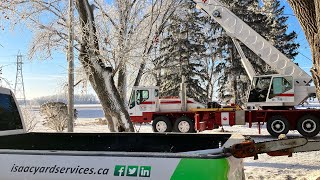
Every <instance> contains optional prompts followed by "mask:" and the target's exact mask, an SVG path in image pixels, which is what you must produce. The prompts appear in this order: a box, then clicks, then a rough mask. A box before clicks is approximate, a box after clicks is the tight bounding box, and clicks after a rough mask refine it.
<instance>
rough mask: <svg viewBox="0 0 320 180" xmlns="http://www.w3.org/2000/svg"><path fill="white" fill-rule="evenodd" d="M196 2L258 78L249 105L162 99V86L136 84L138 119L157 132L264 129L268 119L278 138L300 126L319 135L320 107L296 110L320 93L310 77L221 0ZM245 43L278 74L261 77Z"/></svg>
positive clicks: (132, 108)
mask: <svg viewBox="0 0 320 180" xmlns="http://www.w3.org/2000/svg"><path fill="white" fill-rule="evenodd" d="M193 1H194V2H195V3H196V4H197V7H199V8H200V9H202V11H204V12H205V13H206V14H208V15H209V16H211V17H212V18H213V19H214V20H215V21H216V22H218V23H219V24H220V25H221V27H222V28H223V29H224V30H225V31H226V32H227V34H228V35H229V36H230V37H231V38H232V40H233V42H234V44H235V46H236V48H237V50H238V53H239V54H240V57H241V61H242V65H243V66H244V68H245V69H246V71H247V73H248V76H249V78H250V79H251V80H252V83H251V88H250V92H249V95H248V101H247V108H246V109H241V108H240V107H239V106H228V107H220V106H215V105H214V104H208V105H209V106H207V107H206V106H205V105H203V104H200V103H198V102H196V101H194V100H193V99H187V98H184V97H181V98H178V97H176V98H159V88H158V87H133V91H132V94H131V98H130V102H129V108H128V109H129V113H130V117H131V120H132V122H135V123H144V122H152V126H153V130H154V131H155V132H171V131H175V132H194V131H203V130H211V129H214V128H216V127H219V126H223V125H224V126H226V125H230V126H233V125H244V124H246V123H249V127H251V126H252V123H258V125H259V132H260V125H261V124H263V123H266V126H267V130H268V132H269V133H270V134H271V135H272V136H275V137H276V136H278V135H279V134H287V133H288V132H289V130H298V131H299V133H300V134H301V135H303V136H306V137H312V136H316V135H317V134H318V133H319V131H320V121H319V118H320V110H316V109H296V108H295V106H297V105H299V104H301V103H303V102H304V101H305V100H306V99H307V98H308V97H311V96H314V95H315V87H314V86H310V83H311V81H312V78H311V77H310V75H308V74H307V73H306V72H305V71H303V70H302V69H301V68H300V67H299V66H298V65H296V64H295V63H293V62H292V61H291V60H290V59H288V58H287V57H286V56H285V55H284V54H282V53H281V52H280V51H279V50H277V49H276V48H275V47H274V46H272V45H271V44H270V43H269V42H268V41H267V40H265V39H264V38H263V37H262V36H260V35H259V34H258V33H257V32H256V31H254V30H253V29H252V28H251V27H250V26H248V25H247V24H246V23H245V22H243V21H242V20H241V19H239V18H238V17H237V16H236V15H235V14H234V13H232V12H231V11H230V10H229V9H228V8H227V6H225V5H224V4H222V3H220V2H219V1H218V0H193ZM239 41H240V42H242V43H243V44H244V45H246V46H247V47H248V48H250V49H251V50H252V51H253V52H254V53H255V54H257V55H258V56H259V57H260V58H261V59H262V60H263V61H264V62H266V64H268V65H269V66H270V67H271V68H272V69H274V70H276V71H277V72H278V74H271V75H262V76H257V75H256V74H255V71H254V69H253V67H252V65H251V63H250V61H249V60H248V59H247V58H246V57H245V54H244V53H243V51H242V49H241V46H240V44H239ZM182 87H183V85H182ZM183 88H185V87H183ZM212 105H213V106H212Z"/></svg>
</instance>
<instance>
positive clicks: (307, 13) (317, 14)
mask: <svg viewBox="0 0 320 180" xmlns="http://www.w3.org/2000/svg"><path fill="white" fill-rule="evenodd" d="M288 3H289V4H290V6H291V7H292V9H293V11H294V13H295V14H296V17H297V18H298V20H299V22H300V24H301V27H302V29H303V31H304V33H305V36H306V38H307V40H308V43H309V46H310V49H311V55H312V63H313V66H312V68H311V74H312V77H313V81H314V84H315V86H316V94H317V97H318V98H320V1H319V0H303V1H302V0H288Z"/></svg>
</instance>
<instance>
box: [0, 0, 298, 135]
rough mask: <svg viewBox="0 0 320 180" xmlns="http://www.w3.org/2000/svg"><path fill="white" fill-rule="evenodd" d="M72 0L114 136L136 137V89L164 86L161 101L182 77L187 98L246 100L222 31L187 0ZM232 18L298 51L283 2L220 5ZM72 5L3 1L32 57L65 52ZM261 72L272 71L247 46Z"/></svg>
mask: <svg viewBox="0 0 320 180" xmlns="http://www.w3.org/2000/svg"><path fill="white" fill-rule="evenodd" d="M90 2H92V4H89V1H88V0H75V3H76V16H77V21H76V22H75V31H76V32H75V34H76V37H75V47H74V48H75V49H76V53H77V54H78V60H79V62H80V64H81V67H82V69H83V71H84V72H85V73H84V74H85V76H86V78H87V80H88V81H89V82H90V83H91V86H92V87H93V89H94V90H95V92H96V93H97V96H98V98H99V100H100V102H101V104H102V106H103V110H104V112H105V115H106V119H107V120H108V125H109V129H110V131H133V126H132V124H131V122H130V119H129V115H128V113H127V111H126V108H125V103H124V102H125V100H126V95H127V93H128V92H127V89H129V87H130V86H132V85H139V84H143V85H147V84H148V83H150V84H152V85H159V86H160V88H161V91H162V95H170V96H175V95H178V94H177V92H178V88H179V86H178V85H179V83H180V81H181V76H182V75H184V76H185V77H186V79H187V83H188V94H187V95H188V96H190V97H193V98H195V99H197V100H198V101H201V102H206V101H208V100H212V99H213V96H214V95H215V94H214V93H215V92H217V93H218V96H219V98H220V99H222V100H226V99H230V97H233V98H234V100H235V101H236V102H237V103H241V102H243V101H244V100H243V94H244V92H246V89H247V87H248V84H249V80H248V78H246V79H243V78H242V79H241V80H239V76H240V75H246V73H245V71H244V69H243V68H242V66H241V63H240V57H239V55H238V54H237V52H236V49H235V47H234V45H233V43H232V41H231V39H230V38H229V37H228V36H227V34H226V33H225V32H224V30H223V29H222V28H221V27H220V26H219V25H218V24H217V23H215V22H214V21H213V20H212V19H210V18H208V17H207V16H205V15H204V13H202V12H200V11H199V10H197V9H196V8H195V7H194V4H193V3H192V2H189V1H184V0H175V1H170V0H148V1H145V0H113V1H111V2H110V1H105V0H93V1H90ZM223 2H224V3H225V4H226V5H227V6H228V7H229V8H230V9H231V10H232V11H233V12H235V13H236V14H237V15H238V16H239V17H240V18H242V19H243V20H244V21H245V22H247V23H248V24H249V25H250V26H252V27H253V29H255V30H256V31H257V32H259V33H260V34H261V35H262V36H264V37H265V38H267V39H269V40H270V41H271V42H272V43H273V44H274V45H275V46H276V47H278V48H279V49H280V50H281V51H282V52H283V53H285V54H286V55H288V57H290V58H293V57H294V56H295V55H296V54H297V53H296V49H297V47H298V44H296V43H294V39H295V38H296V34H295V33H294V32H291V33H287V32H286V30H287V25H286V20H287V17H286V16H284V15H283V10H284V7H282V6H280V3H279V0H268V1H267V0H265V1H264V0H263V3H262V4H263V6H261V5H260V4H259V1H258V0H241V1H236V2H234V1H232V0H224V1H223ZM67 6H68V4H67V3H66V1H62V0H46V1H44V0H33V1H24V0H15V1H9V0H5V1H1V3H0V10H1V11H2V12H3V14H5V15H6V16H9V17H10V18H9V19H7V20H8V21H9V22H10V23H11V25H12V26H14V25H15V24H17V23H24V24H25V25H26V26H27V27H28V28H29V29H30V30H31V31H32V32H33V33H34V38H33V41H32V44H31V46H30V50H29V55H30V58H33V57H35V56H40V57H39V58H40V59H47V58H50V57H51V55H52V53H53V52H54V51H57V50H58V51H66V49H67V48H66V46H67V37H68V35H67V27H68V23H69V22H68V19H67V14H68V13H67V9H68V8H67ZM244 51H245V53H246V55H247V57H248V58H249V59H251V60H253V62H254V63H253V65H254V68H255V69H256V70H257V72H260V73H265V72H267V71H268V70H267V68H266V65H265V64H264V62H262V61H261V60H260V59H259V57H257V56H256V55H255V54H254V53H252V52H251V51H250V50H249V49H247V48H245V47H244Z"/></svg>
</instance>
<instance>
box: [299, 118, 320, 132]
mask: <svg viewBox="0 0 320 180" xmlns="http://www.w3.org/2000/svg"><path fill="white" fill-rule="evenodd" d="M297 130H298V131H299V133H300V134H301V135H302V136H305V137H313V136H316V135H317V134H319V131H320V121H319V119H318V118H317V117H315V116H312V115H305V116H302V117H301V118H300V119H299V121H298V123H297Z"/></svg>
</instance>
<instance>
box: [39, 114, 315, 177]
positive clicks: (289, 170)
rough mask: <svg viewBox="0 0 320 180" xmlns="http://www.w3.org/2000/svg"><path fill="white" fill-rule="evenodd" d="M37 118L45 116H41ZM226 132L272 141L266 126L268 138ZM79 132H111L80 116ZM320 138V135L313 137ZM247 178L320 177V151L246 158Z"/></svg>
mask: <svg viewBox="0 0 320 180" xmlns="http://www.w3.org/2000/svg"><path fill="white" fill-rule="evenodd" d="M37 119H40V120H41V119H42V118H41V116H39V118H37ZM135 128H136V131H138V132H140V133H143V132H152V129H151V125H149V124H146V125H142V126H140V125H139V126H136V127H135ZM224 130H225V133H240V134H243V135H253V139H255V140H256V141H262V140H270V139H271V138H270V137H269V136H267V135H268V132H267V130H266V128H265V126H263V127H262V132H261V133H262V134H263V135H266V136H264V137H262V138H261V137H254V135H258V129H257V127H256V126H255V127H252V128H248V126H233V127H225V128H224ZM33 131H38V132H52V130H50V129H48V128H47V127H44V126H43V125H42V123H41V122H39V123H38V124H37V126H36V127H35V129H34V130H33ZM74 131H75V132H92V133H94V132H109V130H108V128H107V126H106V125H103V124H101V123H99V122H98V118H83V116H82V117H81V116H80V118H78V119H77V120H76V123H75V128H74ZM202 133H222V132H221V129H216V130H212V131H205V132H202ZM289 135H292V136H299V133H298V132H290V134H289ZM313 139H314V140H320V134H319V135H318V136H316V137H315V138H313ZM244 167H245V174H246V179H254V180H255V179H261V180H263V179H273V180H293V179H295V180H320V151H314V152H308V153H297V154H294V155H293V157H270V156H268V155H260V156H259V159H258V160H253V158H246V159H244Z"/></svg>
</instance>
